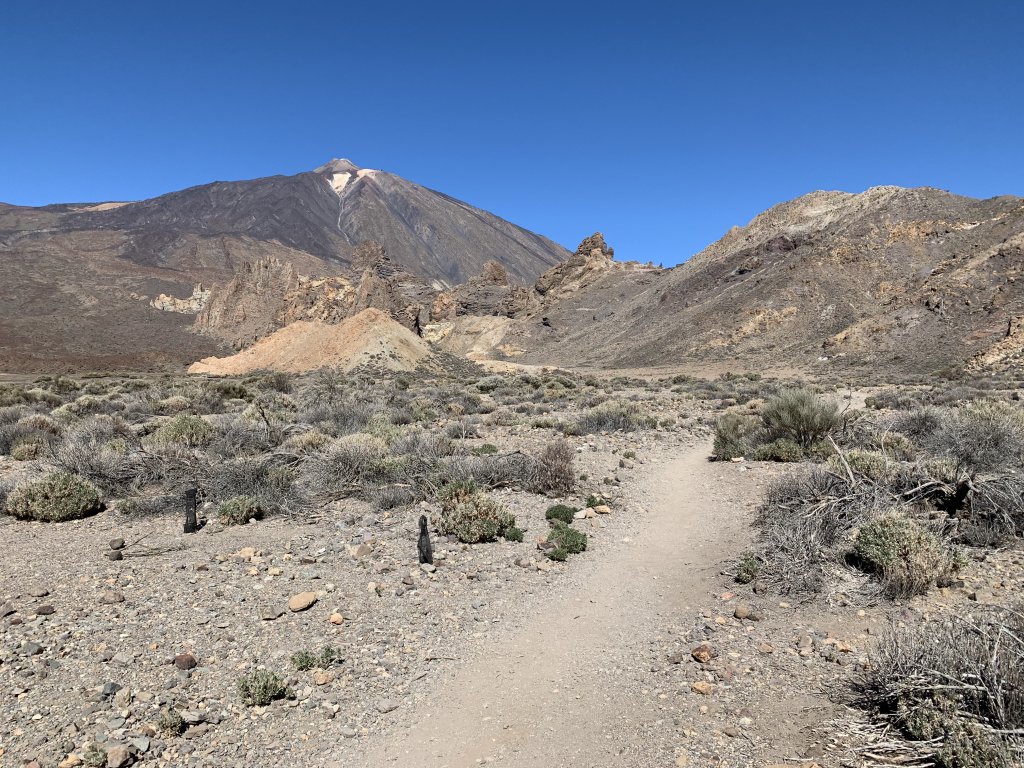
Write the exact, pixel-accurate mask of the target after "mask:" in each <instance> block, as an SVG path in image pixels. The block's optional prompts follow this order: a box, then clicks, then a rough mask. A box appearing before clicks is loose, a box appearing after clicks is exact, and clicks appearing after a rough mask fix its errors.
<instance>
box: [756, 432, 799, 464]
mask: <svg viewBox="0 0 1024 768" xmlns="http://www.w3.org/2000/svg"><path fill="white" fill-rule="evenodd" d="M803 457H804V450H803V448H801V447H800V446H799V445H797V444H796V443H795V442H793V441H792V440H790V439H789V438H788V437H779V438H776V439H775V440H772V441H771V442H770V443H765V444H764V445H759V446H758V447H757V448H755V449H754V456H753V458H754V461H783V462H785V461H800V460H801V459H803Z"/></svg>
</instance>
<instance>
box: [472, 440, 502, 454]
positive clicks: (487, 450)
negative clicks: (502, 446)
mask: <svg viewBox="0 0 1024 768" xmlns="http://www.w3.org/2000/svg"><path fill="white" fill-rule="evenodd" d="M497 452H498V446H496V445H494V444H493V443H484V444H483V445H478V446H477V447H476V448H474V449H473V453H474V455H476V456H493V455H494V454H496V453H497Z"/></svg>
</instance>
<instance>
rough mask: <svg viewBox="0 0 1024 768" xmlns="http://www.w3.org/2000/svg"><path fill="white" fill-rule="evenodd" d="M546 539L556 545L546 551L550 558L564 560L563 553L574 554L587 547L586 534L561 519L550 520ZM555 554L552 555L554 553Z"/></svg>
mask: <svg viewBox="0 0 1024 768" xmlns="http://www.w3.org/2000/svg"><path fill="white" fill-rule="evenodd" d="M548 541H550V542H552V543H553V544H555V545H556V547H555V549H553V550H551V551H549V552H548V557H550V558H551V559H552V560H565V557H564V556H562V555H563V553H564V554H565V555H576V554H579V553H580V552H584V551H586V549H587V534H585V533H583V532H581V531H577V530H576V529H575V528H573V527H571V526H569V525H567V524H566V523H564V522H562V521H561V520H552V521H551V531H550V532H549V533H548ZM556 553H557V556H554V555H556Z"/></svg>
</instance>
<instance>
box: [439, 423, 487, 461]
mask: <svg viewBox="0 0 1024 768" xmlns="http://www.w3.org/2000/svg"><path fill="white" fill-rule="evenodd" d="M444 434H445V436H446V437H448V438H449V439H451V440H466V439H469V438H473V437H479V436H480V428H479V424H477V423H476V422H475V421H468V420H466V419H460V420H459V421H452V422H449V423H448V424H447V425H446V426H445V428H444ZM495 453H497V449H495Z"/></svg>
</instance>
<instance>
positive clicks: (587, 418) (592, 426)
mask: <svg viewBox="0 0 1024 768" xmlns="http://www.w3.org/2000/svg"><path fill="white" fill-rule="evenodd" d="M657 423H658V421H657V419H655V418H654V417H653V416H651V415H649V414H647V413H646V412H644V410H643V409H642V408H641V407H640V406H639V405H638V404H637V403H632V402H629V401H627V400H608V401H606V402H604V403H601V404H600V405H598V406H596V407H594V408H591V409H590V410H588V411H587V412H586V413H584V414H583V415H582V416H581V417H580V418H579V419H578V420H577V421H576V422H575V423H574V424H573V425H572V427H571V429H570V434H579V435H591V434H594V433H595V432H616V431H622V432H633V431H636V430H638V429H653V428H654V427H655V426H656V425H657Z"/></svg>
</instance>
